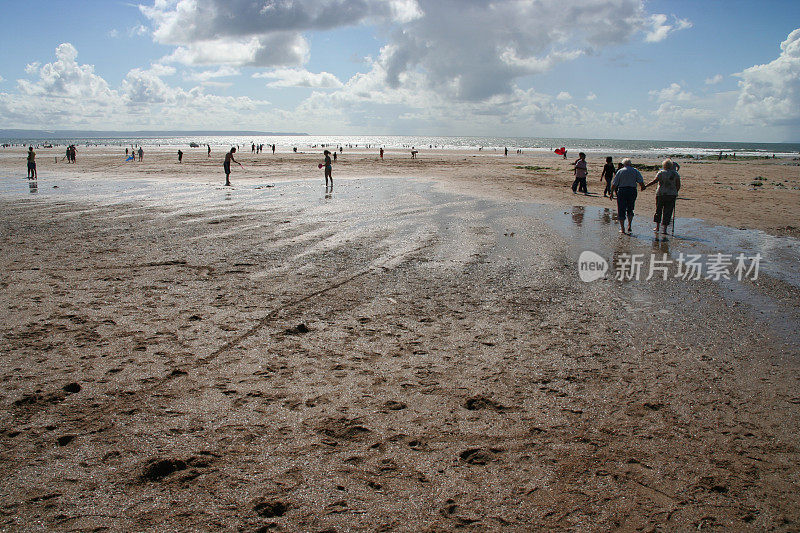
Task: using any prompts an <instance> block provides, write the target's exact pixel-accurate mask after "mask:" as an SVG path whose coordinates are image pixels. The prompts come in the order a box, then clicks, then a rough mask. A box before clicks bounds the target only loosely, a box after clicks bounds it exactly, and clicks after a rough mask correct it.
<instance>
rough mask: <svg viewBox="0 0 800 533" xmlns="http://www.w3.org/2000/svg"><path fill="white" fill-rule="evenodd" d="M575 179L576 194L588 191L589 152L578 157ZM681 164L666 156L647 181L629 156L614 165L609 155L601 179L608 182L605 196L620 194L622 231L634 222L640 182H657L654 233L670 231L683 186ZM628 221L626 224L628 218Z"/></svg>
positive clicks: (626, 229) (618, 210) (620, 229)
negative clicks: (652, 176) (587, 162)
mask: <svg viewBox="0 0 800 533" xmlns="http://www.w3.org/2000/svg"><path fill="white" fill-rule="evenodd" d="M573 167H574V170H573V172H574V174H575V180H574V181H573V182H572V192H573V194H575V193H577V192H579V191H580V192H583V194H587V195H588V194H589V192H588V190H587V186H586V179H587V176H588V167H587V165H586V154H585V153H583V152H580V153H579V154H578V159H576V160H575V162H574V163H573ZM679 168H680V165H678V163H674V162H673V161H672V160H671V159H665V160H664V161H663V162H662V163H661V170H659V171H658V173H657V174H656V177H655V178H654V179H653V181H651V182H650V183H647V184H645V182H644V177H643V176H642V173H641V172H639V170H638V169H637V168H636V167H634V166H633V163H632V162H631V160H630V158H627V157H626V158H625V159H623V160H622V162H621V163H619V164H618V165H617V167H616V168H615V167H614V160H613V158H612V157H611V156H608V157H606V163H605V165H604V166H603V172H602V174H600V182H601V183H603V182H605V189H604V190H603V196H604V197H607V198H609V199H612V200H613V199H614V194H616V196H617V218H618V220H619V232H620V233H623V234H624V233H627V234H630V233H631V229H632V228H631V223H632V222H633V211H634V207H635V206H636V196H637V191H636V187H637V185H638V186H639V187H640V188H641V190H643V191H644V190H645V189H646V188H647V187H651V186H653V185H658V188H657V189H656V212H655V215H654V216H653V222H655V224H656V225H655V227H654V228H653V231H654V232H655V233H659V232H661V233H663V234H666V233H667V227H668V226H669V225H670V223H672V215H673V214H674V212H675V201H676V200H677V198H678V191H679V190H680V188H681V177H680V174H678V169H679ZM626 220H627V221H628V225H627V228H626V227H625V221H626Z"/></svg>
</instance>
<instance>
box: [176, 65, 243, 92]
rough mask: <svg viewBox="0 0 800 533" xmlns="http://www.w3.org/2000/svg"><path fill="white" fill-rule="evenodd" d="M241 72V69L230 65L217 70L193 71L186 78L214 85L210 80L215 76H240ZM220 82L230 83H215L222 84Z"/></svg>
mask: <svg viewBox="0 0 800 533" xmlns="http://www.w3.org/2000/svg"><path fill="white" fill-rule="evenodd" d="M239 74H241V72H240V71H239V69H238V68H233V67H230V66H222V67H219V68H218V69H216V70H203V71H200V72H191V73H189V74H187V75H186V79H189V80H194V81H199V82H204V83H205V84H206V85H212V84H211V83H209V82H210V80H213V79H214V78H227V77H230V76H238V75H239ZM220 84H221V85H224V86H226V87H227V86H229V85H230V84H229V83H223V82H219V83H216V84H215V85H220Z"/></svg>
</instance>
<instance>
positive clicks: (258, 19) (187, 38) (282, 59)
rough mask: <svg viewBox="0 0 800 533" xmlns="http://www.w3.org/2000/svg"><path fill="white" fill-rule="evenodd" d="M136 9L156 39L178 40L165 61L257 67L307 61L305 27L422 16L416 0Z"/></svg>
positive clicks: (225, 1)
mask: <svg viewBox="0 0 800 533" xmlns="http://www.w3.org/2000/svg"><path fill="white" fill-rule="evenodd" d="M140 9H141V11H142V13H143V14H144V15H145V16H146V17H148V18H149V19H150V20H151V21H152V23H153V25H154V31H153V37H154V39H155V41H156V42H158V43H161V44H171V45H177V46H178V48H177V49H176V50H175V52H174V53H173V54H171V55H170V56H169V57H168V59H167V60H169V61H177V62H181V63H185V64H187V65H236V66H258V67H275V66H297V65H302V64H304V63H306V62H307V61H308V52H309V45H308V43H307V41H306V40H305V38H304V37H303V35H302V33H303V32H306V31H311V30H319V31H324V30H329V29H332V28H337V27H344V26H352V25H357V24H359V23H362V22H365V21H369V20H373V19H375V20H392V21H396V22H399V23H403V22H408V21H409V20H412V19H413V18H415V17H418V16H420V11H419V7H418V6H417V3H416V1H415V0H293V1H291V2H290V1H278V2H263V5H262V7H261V8H260V9H259V8H258V5H257V4H256V3H254V2H252V1H251V0H156V1H155V3H154V5H153V6H152V7H148V6H140Z"/></svg>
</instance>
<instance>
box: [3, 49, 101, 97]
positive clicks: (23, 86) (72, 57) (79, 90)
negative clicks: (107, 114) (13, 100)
mask: <svg viewBox="0 0 800 533" xmlns="http://www.w3.org/2000/svg"><path fill="white" fill-rule="evenodd" d="M77 58H78V51H77V50H76V49H75V47H74V46H72V45H71V44H70V43H63V44H60V45H58V47H57V48H56V61H54V62H52V63H47V64H45V65H42V66H39V64H38V63H31V64H29V65H28V66H27V67H26V68H25V71H26V72H27V73H28V74H30V75H38V76H39V79H38V80H35V81H28V80H18V81H17V85H18V87H19V90H20V92H22V93H23V94H26V95H32V96H41V95H47V96H50V97H79V98H84V99H95V100H98V101H105V100H107V99H109V98H113V96H114V94H113V91H111V89H110V88H109V86H108V83H106V80H104V79H103V78H101V77H100V76H98V75H96V74H95V73H94V67H93V66H92V65H79V64H78V62H77Z"/></svg>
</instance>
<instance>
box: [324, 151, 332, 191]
mask: <svg viewBox="0 0 800 533" xmlns="http://www.w3.org/2000/svg"><path fill="white" fill-rule="evenodd" d="M323 154H325V187H326V188H327V187H328V178H330V180H331V189H332V188H333V164H332V163H331V153H330V152H329V151H328V150H325V151H324V152H323Z"/></svg>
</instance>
